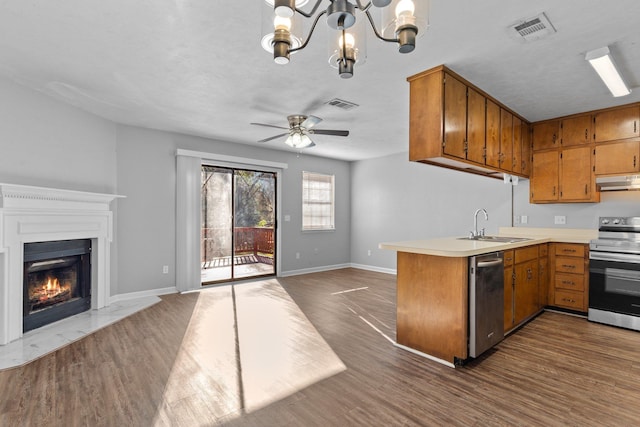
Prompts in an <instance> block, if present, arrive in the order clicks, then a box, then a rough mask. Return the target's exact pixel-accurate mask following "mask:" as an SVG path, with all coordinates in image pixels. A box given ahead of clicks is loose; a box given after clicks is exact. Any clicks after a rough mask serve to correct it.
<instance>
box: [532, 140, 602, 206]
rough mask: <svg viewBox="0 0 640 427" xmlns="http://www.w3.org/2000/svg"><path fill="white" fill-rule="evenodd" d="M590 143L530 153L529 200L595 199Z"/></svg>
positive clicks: (583, 200) (597, 196)
mask: <svg viewBox="0 0 640 427" xmlns="http://www.w3.org/2000/svg"><path fill="white" fill-rule="evenodd" d="M592 164H593V151H592V147H591V146H590V145H589V146H584V147H575V148H567V149H561V150H552V151H541V152H537V153H533V168H532V174H531V175H532V180H531V193H530V197H529V200H530V201H531V203H552V202H565V203H569V202H573V203H576V202H598V201H600V193H599V192H597V191H596V188H595V174H594V173H593V170H592Z"/></svg>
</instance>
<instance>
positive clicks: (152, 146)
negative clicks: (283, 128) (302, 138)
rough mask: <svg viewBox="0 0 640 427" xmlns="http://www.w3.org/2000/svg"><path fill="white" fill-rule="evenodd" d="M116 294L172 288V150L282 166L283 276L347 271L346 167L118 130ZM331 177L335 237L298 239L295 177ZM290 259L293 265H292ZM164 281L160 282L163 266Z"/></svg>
mask: <svg viewBox="0 0 640 427" xmlns="http://www.w3.org/2000/svg"><path fill="white" fill-rule="evenodd" d="M117 139H118V150H117V160H118V161H117V175H118V192H119V193H120V194H123V195H126V196H127V198H126V199H124V200H122V201H120V204H119V221H118V242H119V245H118V266H119V278H120V280H119V286H120V288H119V289H118V293H128V292H139V291H147V290H152V289H161V288H166V287H172V286H175V283H176V282H175V258H176V256H175V255H176V253H175V250H176V211H175V203H176V202H175V199H176V150H177V149H178V148H181V149H186V150H193V151H202V152H207V153H215V154H223V155H229V156H237V157H244V158H253V159H260V160H268V161H274V162H280V163H287V164H288V169H285V170H284V171H283V174H282V180H283V182H282V195H281V196H282V212H281V216H280V217H281V218H284V215H289V216H290V217H291V221H289V222H285V221H282V220H281V221H280V224H279V226H280V227H281V229H282V259H280V260H279V261H280V262H281V268H282V272H283V274H286V273H290V272H293V271H298V270H305V269H314V268H318V267H326V266H334V265H340V264H346V263H349V256H350V252H349V248H350V246H349V236H350V229H349V227H350V219H351V215H350V190H351V183H350V164H349V163H348V162H344V161H339V160H330V159H323V158H320V157H313V156H309V155H305V154H301V155H297V154H296V153H291V152H285V151H277V150H270V149H262V148H256V147H254V146H250V145H242V144H232V143H226V142H221V141H214V140H211V139H205V138H198V137H192V136H187V135H180V134H173V133H168V132H162V131H154V130H148V129H142V128H136V127H131V126H118V138H117ZM304 170H307V171H312V172H320V173H326V174H335V176H336V231H335V232H316V233H307V232H302V231H301V228H302V171H304ZM296 252H299V253H300V255H301V256H300V259H296V257H295V254H296ZM163 265H168V266H169V274H162V266H163Z"/></svg>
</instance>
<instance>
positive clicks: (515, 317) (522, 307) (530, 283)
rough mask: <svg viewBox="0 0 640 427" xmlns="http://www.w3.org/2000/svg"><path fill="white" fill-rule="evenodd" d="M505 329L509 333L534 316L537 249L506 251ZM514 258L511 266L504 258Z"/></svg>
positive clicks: (537, 306)
mask: <svg viewBox="0 0 640 427" xmlns="http://www.w3.org/2000/svg"><path fill="white" fill-rule="evenodd" d="M504 256H505V267H504V272H505V273H504V278H505V284H504V287H505V291H504V298H505V300H504V330H505V332H506V331H509V330H511V329H514V328H516V327H518V326H519V325H520V324H522V323H523V322H525V321H526V320H528V319H530V318H531V317H532V316H534V315H535V314H537V313H538V312H539V311H540V309H541V307H542V306H541V304H540V288H539V286H540V266H539V246H538V245H533V246H526V247H523V248H517V249H514V250H512V251H505V255H504ZM511 257H512V258H513V261H512V264H510V263H509V262H507V258H511Z"/></svg>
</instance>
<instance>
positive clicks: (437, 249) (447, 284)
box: [379, 227, 597, 367]
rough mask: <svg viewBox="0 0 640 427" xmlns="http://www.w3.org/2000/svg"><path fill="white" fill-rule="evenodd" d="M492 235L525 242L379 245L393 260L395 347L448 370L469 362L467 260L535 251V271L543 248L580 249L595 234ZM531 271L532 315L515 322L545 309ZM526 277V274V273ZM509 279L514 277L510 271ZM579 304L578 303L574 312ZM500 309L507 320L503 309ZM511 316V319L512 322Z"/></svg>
mask: <svg viewBox="0 0 640 427" xmlns="http://www.w3.org/2000/svg"><path fill="white" fill-rule="evenodd" d="M498 234H499V235H500V236H509V237H518V238H526V239H527V240H522V239H514V240H517V241H513V242H492V241H479V240H469V239H464V238H457V237H449V238H435V239H429V240H417V241H404V242H393V243H381V244H380V245H379V247H380V248H381V249H386V250H394V251H397V254H398V255H397V306H396V310H397V312H396V316H397V322H396V345H398V346H399V347H401V348H404V349H406V350H409V351H412V352H414V353H417V354H420V355H422V356H424V357H427V358H429V359H432V360H435V361H437V362H440V363H444V364H446V365H448V366H451V367H454V366H455V365H456V364H458V363H459V362H461V361H464V360H466V359H467V358H468V357H469V349H468V338H469V285H468V283H469V257H472V256H476V255H481V254H486V253H491V252H498V251H505V254H508V253H509V254H516V255H517V254H518V253H523V254H528V253H531V252H532V250H533V248H535V262H536V265H538V264H537V263H538V254H539V253H540V254H541V256H543V257H544V259H545V261H546V259H547V249H548V244H549V243H552V244H557V251H562V250H567V248H569V249H570V250H573V247H575V246H577V247H586V245H587V244H588V243H589V240H591V239H593V238H595V237H596V235H597V231H596V230H587V229H548V228H544V229H543V228H523V227H517V228H514V227H501V228H500V229H499V233H498ZM567 244H568V245H567ZM571 245H574V246H571ZM539 248H540V249H539ZM538 250H540V252H538ZM555 251H556V248H555V247H554V250H553V251H550V253H549V259H551V257H552V256H553V257H555ZM510 256H511V260H510V261H509V262H511V263H512V265H515V264H517V263H518V259H517V256H516V257H514V256H513V255H510ZM514 258H515V259H514ZM587 258H588V251H587ZM587 258H584V257H583V258H582V259H580V260H582V262H583V264H584V263H586V262H588V259H587ZM507 259H508V257H507V256H505V270H506V268H507V267H508V266H509V264H507ZM554 260H555V258H554ZM529 262H532V261H529ZM523 265H524V264H523ZM545 265H546V264H545ZM515 266H516V267H517V265H515ZM535 270H536V271H535V279H536V290H537V291H536V292H537V294H535V295H534V298H535V300H536V301H537V304H536V307H533V309H531V307H529V311H528V312H527V313H526V314H525V315H523V316H524V317H523V316H520V317H519V318H518V319H517V320H518V321H522V320H528V319H530V318H532V317H535V315H536V314H537V313H539V312H540V311H542V309H543V308H544V307H545V306H546V305H547V304H546V301H547V295H548V294H550V293H549V292H547V284H546V281H544V285H543V286H541V287H538V281H537V278H538V270H537V268H536V269H535ZM526 271H527V272H528V273H529V274H531V268H529V269H527V270H526ZM513 274H514V275H515V274H516V273H515V270H514V273H513ZM525 274H526V273H525ZM545 274H546V273H545ZM505 275H506V274H505ZM514 277H515V276H514ZM509 292H510V291H508V290H507V288H506V287H505V298H506V297H510V296H511V294H510V293H509ZM538 295H539V296H540V298H539V299H538ZM582 303H583V302H582V301H580V304H581V305H580V307H582ZM505 307H506V308H505V318H507V310H508V309H509V307H508V304H505ZM531 310H533V313H532V311H531ZM515 311H516V310H514V313H512V315H514V316H515V314H516V313H515ZM578 311H580V310H578ZM531 313H532V314H531Z"/></svg>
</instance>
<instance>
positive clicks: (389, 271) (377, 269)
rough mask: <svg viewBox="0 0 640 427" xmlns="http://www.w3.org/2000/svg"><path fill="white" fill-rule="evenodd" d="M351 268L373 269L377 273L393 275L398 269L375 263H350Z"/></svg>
mask: <svg viewBox="0 0 640 427" xmlns="http://www.w3.org/2000/svg"><path fill="white" fill-rule="evenodd" d="M351 267H352V268H357V269H359V270H367V271H375V272H377V273H386V274H392V275H394V276H396V275H397V274H398V271H397V270H395V269H393V268H383V267H376V266H375V265H365V264H353V263H352V264H351Z"/></svg>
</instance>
